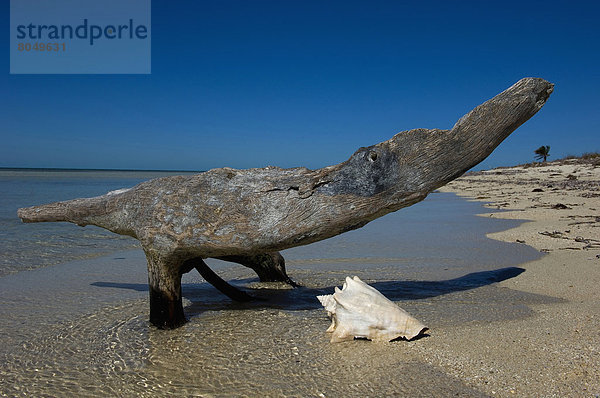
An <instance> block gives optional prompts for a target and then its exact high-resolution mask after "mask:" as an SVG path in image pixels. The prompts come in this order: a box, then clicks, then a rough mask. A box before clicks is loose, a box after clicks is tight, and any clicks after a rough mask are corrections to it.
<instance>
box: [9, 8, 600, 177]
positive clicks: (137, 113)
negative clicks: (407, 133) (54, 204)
mask: <svg viewBox="0 0 600 398" xmlns="http://www.w3.org/2000/svg"><path fill="white" fill-rule="evenodd" d="M8 3H9V2H8V1H2V8H1V9H0V11H1V13H2V19H1V20H2V23H3V24H4V26H5V27H4V29H3V32H4V33H3V35H2V36H1V37H0V40H1V41H0V45H1V46H2V47H3V49H4V50H3V52H2V53H3V54H4V62H2V63H1V64H0V65H1V68H2V70H1V71H0V87H2V89H1V90H0V114H1V120H2V125H1V127H0V134H1V135H0V139H1V143H2V145H0V167H59V168H110V169H170V170H206V169H210V168H214V167H223V166H230V167H235V168H248V167H263V166H267V165H275V166H281V167H294V166H307V167H309V168H319V167H323V166H326V165H330V164H335V163H339V162H341V161H343V160H345V159H347V158H348V157H349V156H350V155H351V154H352V153H353V152H354V151H355V150H356V149H357V148H359V147H361V146H368V145H372V144H375V143H377V142H380V141H383V140H387V139H389V138H390V137H391V136H393V135H394V134H395V133H397V132H399V131H402V130H407V129H411V128H418V127H425V128H451V127H452V126H453V125H454V123H455V122H456V121H457V120H458V119H459V118H460V117H461V116H462V115H463V114H465V113H466V112H468V111H469V110H471V109H472V108H473V107H475V106H476V105H478V104H480V103H481V102H483V101H485V100H487V99H489V98H491V97H493V96H494V95H496V94H497V93H498V92H500V91H502V90H504V89H506V88H508V87H509V86H510V85H512V84H513V83H514V82H516V81H517V80H519V79H520V78H522V77H527V76H536V77H542V78H545V79H546V80H549V81H551V82H553V83H555V85H556V86H555V91H554V94H553V95H552V96H551V98H550V100H549V101H548V103H547V104H546V106H545V107H544V108H543V109H542V110H541V111H540V112H539V113H538V114H537V115H536V116H534V117H533V118H532V119H531V120H530V121H528V122H527V123H526V124H524V125H523V126H522V127H520V128H519V129H518V130H517V131H516V132H515V133H513V134H512V135H511V136H510V137H509V138H508V139H507V140H506V141H505V142H504V143H503V144H502V145H501V146H500V147H498V149H496V151H495V152H494V153H493V154H492V155H491V156H490V157H489V158H488V159H487V160H486V161H484V162H483V163H482V164H481V165H480V166H479V167H478V168H482V167H483V168H489V167H495V166H501V165H512V164H517V163H524V162H529V161H532V160H533V150H534V149H535V148H537V147H539V146H540V145H550V146H551V150H550V153H551V158H550V159H553V158H557V157H561V156H564V155H568V154H581V153H582V152H588V151H600V140H599V138H598V137H599V135H598V133H599V131H600V100H599V93H600V28H599V25H598V23H597V19H598V15H600V2H591V1H590V2H578V1H568V2H567V1H565V2H557V1H554V2H551V1H545V2H541V1H540V2H537V1H536V2H528V1H502V2H496V1H494V2H492V1H472V2H471V1H461V2H450V1H444V2H428V1H423V2H401V1H340V2H336V1H307V0H304V1H294V0H286V1H262V0H252V1H229V0H215V1H198V0H194V1H166V0H164V1H153V2H152V74H150V75H10V74H9V7H8Z"/></svg>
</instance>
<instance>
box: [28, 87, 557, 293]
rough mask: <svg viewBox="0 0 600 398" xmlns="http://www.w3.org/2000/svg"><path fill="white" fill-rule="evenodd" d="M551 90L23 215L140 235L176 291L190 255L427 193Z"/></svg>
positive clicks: (519, 93)
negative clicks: (366, 140) (431, 122)
mask: <svg viewBox="0 0 600 398" xmlns="http://www.w3.org/2000/svg"><path fill="white" fill-rule="evenodd" d="M552 90H553V85H552V84H551V83H548V82H547V81H545V80H543V79H539V78H526V79H522V80H520V81H518V82H517V83H516V84H514V85H513V86H512V87H510V88H508V89H507V90H505V91H504V92H502V93H500V94H498V95H497V96H495V97H494V98H492V99H491V100H489V101H487V102H485V103H484V104H482V105H480V106H478V107H477V108H475V109H473V110H472V111H471V112H469V113H468V114H466V115H465V116H463V117H462V118H461V119H460V120H459V121H458V122H457V123H456V124H455V126H454V127H453V128H452V129H450V130H439V129H431V130H427V129H415V130H409V131H403V132H400V133H398V134H396V135H395V136H394V137H392V138H391V139H389V140H388V141H385V142H382V143H379V144H376V145H372V146H369V147H364V148H360V149H358V150H357V151H356V152H355V153H354V154H353V155H352V156H351V157H350V158H349V159H348V160H347V161H345V162H343V163H340V164H337V165H334V166H329V167H324V168H322V169H318V170H309V169H306V168H292V169H281V168H278V167H266V168H262V169H247V170H236V169H231V168H227V167H225V168H220V169H213V170H210V171H207V172H204V173H200V174H197V175H192V176H173V177H163V178H158V179H154V180H150V181H147V182H143V183H141V184H139V185H137V186H135V187H133V188H131V189H126V190H119V191H115V192H111V193H108V194H106V195H103V196H99V197H95V198H89V199H75V200H71V201H66V202H58V203H52V204H48V205H43V206H35V207H29V208H23V209H19V211H18V215H19V217H20V218H21V219H22V220H23V221H24V222H43V221H67V222H72V223H75V224H78V225H81V226H85V225H89V224H91V225H97V226H99V227H102V228H106V229H108V230H110V231H113V232H115V233H118V234H123V235H129V236H132V237H135V238H137V239H138V240H139V241H140V242H141V243H142V246H143V248H144V250H145V251H146V254H147V256H148V257H149V260H150V258H152V259H153V261H149V272H150V274H151V275H154V276H151V277H150V284H151V287H152V286H154V287H155V288H157V289H159V290H160V291H161V292H165V294H167V295H169V294H171V293H172V292H173V290H177V287H176V286H175V285H176V283H167V282H164V280H167V279H169V278H171V279H177V278H178V277H179V278H180V269H181V266H182V264H183V263H184V262H185V261H186V260H190V259H193V258H207V257H217V258H218V257H227V256H229V257H230V258H232V259H233V258H236V259H238V260H240V259H242V258H246V259H248V258H255V259H256V258H261V257H260V256H262V255H264V254H266V253H276V252H277V251H279V250H283V249H287V248H291V247H295V246H300V245H306V244H309V243H312V242H316V241H319V240H322V239H326V238H330V237H332V236H335V235H338V234H341V233H343V232H346V231H349V230H353V229H356V228H359V227H361V226H363V225H365V224H367V223H368V222H370V221H372V220H374V219H376V218H378V217H381V216H383V215H385V214H387V213H389V212H393V211H396V210H399V209H401V208H403V207H406V206H410V205H412V204H414V203H417V202H419V201H421V200H423V199H424V198H425V197H426V196H427V195H428V194H429V193H430V192H432V191H433V190H435V189H436V188H438V187H440V186H442V185H444V184H446V183H447V182H449V181H451V180H453V179H455V178H457V177H459V176H460V175H462V174H463V173H464V172H466V171H467V170H469V169H470V168H472V167H473V166H475V165H476V164H478V163H479V162H481V161H482V160H483V159H485V158H486V157H487V156H488V155H489V154H490V153H491V152H492V151H493V150H494V148H496V147H497V146H498V145H499V144H500V143H501V142H502V141H503V140H504V139H505V138H506V137H507V136H508V135H509V134H510V133H511V132H513V131H514V130H515V129H516V128H517V127H519V126H520V125H521V124H523V123H524V122H525V121H527V120H528V119H529V118H531V117H532V116H533V115H534V114H535V113H536V112H537V111H538V110H539V109H540V108H541V107H542V106H543V105H544V104H545V102H546V100H547V99H548V97H549V96H550V94H551V93H552ZM256 256H259V257H256ZM238 262H240V263H242V264H243V263H244V262H243V261H238ZM150 263H152V264H154V265H152V266H151V265H150ZM275 263H276V262H271V265H269V267H274V266H275V265H274V264H275ZM160 267H162V269H161V270H158V269H157V268H160ZM257 267H260V266H257ZM257 272H258V271H257ZM283 273H284V274H285V269H284V271H283ZM165 275H171V276H169V277H167V276H165ZM157 278H158V280H157ZM161 280H163V281H162V282H161ZM175 299H177V298H176V297H175Z"/></svg>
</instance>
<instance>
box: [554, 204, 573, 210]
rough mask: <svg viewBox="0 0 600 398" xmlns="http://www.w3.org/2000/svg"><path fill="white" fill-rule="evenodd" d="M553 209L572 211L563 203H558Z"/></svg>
mask: <svg viewBox="0 0 600 398" xmlns="http://www.w3.org/2000/svg"><path fill="white" fill-rule="evenodd" d="M552 208H553V209H554V210H567V209H571V207H569V206H567V205H564V204H562V203H557V204H555V205H554V206H552Z"/></svg>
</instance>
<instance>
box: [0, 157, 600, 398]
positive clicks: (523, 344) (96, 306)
mask: <svg viewBox="0 0 600 398" xmlns="http://www.w3.org/2000/svg"><path fill="white" fill-rule="evenodd" d="M92 175H95V174H93V173H92V174H89V175H87V177H86V180H88V179H90V178H92ZM98 178H100V177H98ZM60 179H61V178H60V176H57V175H53V176H50V177H49V180H48V181H49V182H48V184H46V185H48V186H52V185H53V182H54V181H56V180H58V181H60ZM100 180H102V179H100ZM35 181H37V180H35ZM115 181H116V182H114V184H117V183H118V184H122V183H125V182H127V181H129V180H121V179H117V180H115ZM599 182H600V165H599V163H598V161H596V162H595V163H594V162H593V161H582V160H568V161H562V162H551V163H547V164H545V165H536V166H535V167H531V166H529V167H513V168H503V169H495V170H490V171H484V172H478V173H470V174H467V175H465V176H464V177H462V178H460V179H459V180H457V181H455V182H454V183H452V184H450V185H448V186H446V187H444V188H443V189H441V191H446V192H442V193H433V194H431V195H430V196H429V197H428V198H427V199H426V201H424V202H422V203H419V204H416V205H414V206H411V207H409V208H406V209H403V210H402V211H399V212H396V213H392V214H389V215H388V216H386V217H382V218H380V219H378V220H375V221H373V222H372V223H370V224H368V225H366V226H365V227H363V228H361V229H358V230H356V231H351V232H348V233H346V234H342V235H340V236H337V237H335V238H331V239H328V240H325V241H322V242H317V243H314V244H312V245H308V246H302V247H298V248H294V249H290V250H288V251H286V252H285V253H284V256H285V257H286V259H287V265H288V273H289V275H290V276H291V277H292V278H293V279H294V280H296V281H297V282H299V283H300V284H301V285H302V286H303V287H302V288H299V289H289V287H287V286H276V285H272V284H268V283H267V284H261V283H259V282H257V279H256V275H255V274H254V273H253V272H252V270H250V269H248V268H245V267H241V266H232V265H231V264H227V263H222V262H218V261H216V260H215V261H212V262H209V264H210V265H211V266H212V267H213V268H214V269H215V271H217V272H218V273H219V274H220V275H221V276H222V277H223V278H224V279H226V280H228V281H231V282H232V283H234V284H236V285H238V286H240V287H243V288H247V289H251V290H252V293H253V294H255V295H257V296H261V297H263V298H264V299H265V301H257V302H256V303H248V304H237V303H233V302H231V301H230V300H229V299H228V298H227V297H225V296H223V295H220V294H218V292H216V291H215V289H214V288H213V287H212V286H210V285H209V284H207V283H206V282H205V281H204V280H203V279H202V278H201V277H200V276H199V275H197V274H195V273H190V274H186V275H185V278H184V287H183V294H184V300H185V311H186V314H187V316H188V317H189V322H188V323H187V324H186V325H184V326H183V327H181V328H179V329H177V330H173V331H163V330H158V329H156V328H154V327H152V326H151V325H150V324H149V323H148V288H147V275H146V262H145V258H144V256H143V252H142V251H141V250H139V249H137V250H133V251H124V252H115V253H111V254H109V255H105V256H103V257H95V258H88V257H81V258H78V257H76V256H77V255H79V253H87V252H90V251H94V250H96V248H99V249H102V248H103V247H104V246H102V245H95V244H94V245H92V246H89V245H90V244H92V242H96V241H100V242H102V239H106V238H102V236H101V235H96V233H95V232H94V230H93V229H87V227H86V229H83V230H82V229H81V228H79V227H75V226H70V225H59V227H61V228H62V229H57V230H54V229H52V230H49V231H48V233H47V234H44V233H43V231H41V232H37V233H38V235H33V236H32V238H34V239H36V240H35V241H36V242H37V241H38V240H39V241H44V240H45V239H46V236H54V235H55V233H56V234H60V236H64V237H67V238H68V239H66V240H65V241H64V242H63V244H62V245H61V246H60V248H57V249H56V250H57V253H58V254H57V256H59V257H62V256H67V257H68V254H69V253H70V252H73V253H74V254H73V255H74V257H75V259H74V260H72V261H66V262H62V263H60V264H56V265H52V266H40V267H38V268H36V269H32V270H27V269H21V270H20V271H19V272H16V273H11V274H7V275H4V276H3V277H1V278H0V304H1V305H0V316H1V317H2V318H3V327H2V330H1V333H0V343H2V344H0V346H1V347H2V348H1V349H0V363H2V365H0V396H62V395H65V394H69V395H73V396H82V397H88V396H89V397H97V396H125V397H128V396H141V397H144V396H147V397H157V396H207V397H208V396H269V397H283V396H286V397H288V396H290V397H335V396H340V395H344V396H349V397H365V396H371V397H383V396H468V397H479V396H501V397H512V396H535V397H554V396H555V397H564V396H573V397H581V396H583V397H597V396H599V395H600V382H599V380H600V343H599V342H600V331H599V330H600V329H599V326H600V325H599V319H600V315H599V314H598V312H599V308H600V300H599V299H598V297H597V293H596V292H597V286H598V284H599V283H600V259H599V258H597V257H596V256H597V255H599V254H600V245H599V243H600V242H598V240H595V239H599V236H598V235H599V234H598V231H599V230H598V226H600V220H599V219H598V216H599V213H598V209H600V183H599ZM21 183H22V182H21ZM107 184H109V185H107ZM110 184H113V179H112V178H111V179H109V180H108V183H106V182H102V181H101V183H99V184H93V185H94V186H96V185H99V187H98V189H102V190H106V189H112V185H110ZM46 185H44V186H46ZM73 186H74V187H76V186H77V185H73ZM8 187H9V188H10V186H8ZM84 188H85V187H84ZM73 189H75V188H73ZM78 189H83V188H78ZM7 191H11V190H10V189H7ZM13 191H14V192H15V195H16V196H15V198H14V200H13V202H14V203H13V204H12V205H11V203H12V202H10V203H7V204H6V205H5V207H6V208H7V209H9V208H10V207H11V206H13V207H16V206H17V204H18V203H20V202H22V201H23V198H22V197H20V196H18V195H25V194H26V192H28V190H27V189H22V188H21V190H16V189H15V190H13ZM19 192H25V193H22V194H20V193H19ZM449 192H454V193H457V194H459V195H460V196H463V197H464V198H466V199H474V200H477V201H480V202H475V201H466V200H462V199H460V198H457V197H456V196H455V195H453V194H451V193H449ZM84 194H85V195H87V194H89V193H88V192H87V191H86V192H83V193H81V195H84ZM41 199H44V198H40V201H41ZM482 204H484V205H485V206H486V207H482V206H481V205H482ZM485 208H487V209H488V211H487V212H486V213H485V214H481V215H479V216H476V215H475V214H477V213H481V212H482V209H485ZM10 214H11V215H12V214H14V212H12V213H10ZM522 220H531V221H522ZM15 222H16V221H15ZM8 229H9V230H11V231H14V232H13V234H15V236H17V237H28V236H29V234H30V233H33V232H36V231H33V230H32V229H31V225H25V224H15V225H12V224H11V225H9V228H8ZM490 231H496V232H490ZM486 234H487V235H488V236H489V237H490V238H492V239H488V238H486V236H485V235H486ZM79 236H81V239H80V240H78V237H79ZM5 243H6V242H5ZM9 243H10V242H8V243H6V244H7V245H8V244H9ZM59 243H60V242H58V243H57V245H58V244H59ZM68 244H73V245H83V246H81V250H80V249H77V250H75V248H77V247H78V246H75V247H74V248H71V249H68V248H67V245H68ZM37 246H40V244H39V243H38V244H37V245H33V246H32V247H37ZM113 246H114V247H117V248H118V247H121V245H120V243H119V242H117V243H115V244H113ZM53 247H54V246H50V248H53ZM10 248H11V246H10V245H8V246H6V249H5V250H6V252H7V253H11V252H12V251H13V250H10ZM39 250H41V251H43V252H45V251H47V250H48V248H47V247H45V246H43V247H41V248H40V249H39ZM65 253H66V254H65ZM25 254H26V256H25ZM23 255H24V257H23V260H22V262H23V263H24V264H27V263H30V262H31V263H33V262H34V259H35V258H37V256H39V255H40V251H31V252H29V251H26V252H24V253H23ZM40 264H42V265H43V264H44V263H42V262H41V261H40ZM348 275H351V276H352V275H358V276H359V277H360V278H361V279H363V280H364V281H366V282H367V283H370V284H371V285H372V286H374V287H376V288H377V289H379V290H380V291H381V292H382V293H384V294H385V295H386V296H387V297H389V298H390V299H391V300H393V301H394V302H396V303H397V304H398V305H400V306H401V307H402V308H404V309H406V310H407V311H408V312H409V313H411V314H413V315H414V316H415V317H417V318H418V319H419V320H421V321H422V322H424V323H425V324H426V325H427V326H428V327H430V330H429V332H428V333H429V335H428V336H426V337H424V338H420V339H417V340H414V341H410V342H406V341H396V342H391V343H375V342H369V341H365V340H354V341H348V342H344V343H336V344H332V343H330V342H329V336H328V334H327V333H325V330H326V329H327V327H328V326H329V324H330V321H329V319H328V318H327V316H326V314H325V312H324V311H323V309H322V307H321V306H320V304H319V302H318V301H317V300H316V298H315V296H316V295H320V294H329V293H331V292H332V291H333V288H334V286H339V285H340V284H341V282H342V281H343V279H344V278H345V277H346V276H348Z"/></svg>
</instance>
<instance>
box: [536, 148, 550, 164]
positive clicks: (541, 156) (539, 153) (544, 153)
mask: <svg viewBox="0 0 600 398" xmlns="http://www.w3.org/2000/svg"><path fill="white" fill-rule="evenodd" d="M533 153H535V159H536V160H542V162H545V161H546V159H547V158H548V156H550V145H542V146H541V147H539V148H538V149H536V150H535V151H533Z"/></svg>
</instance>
